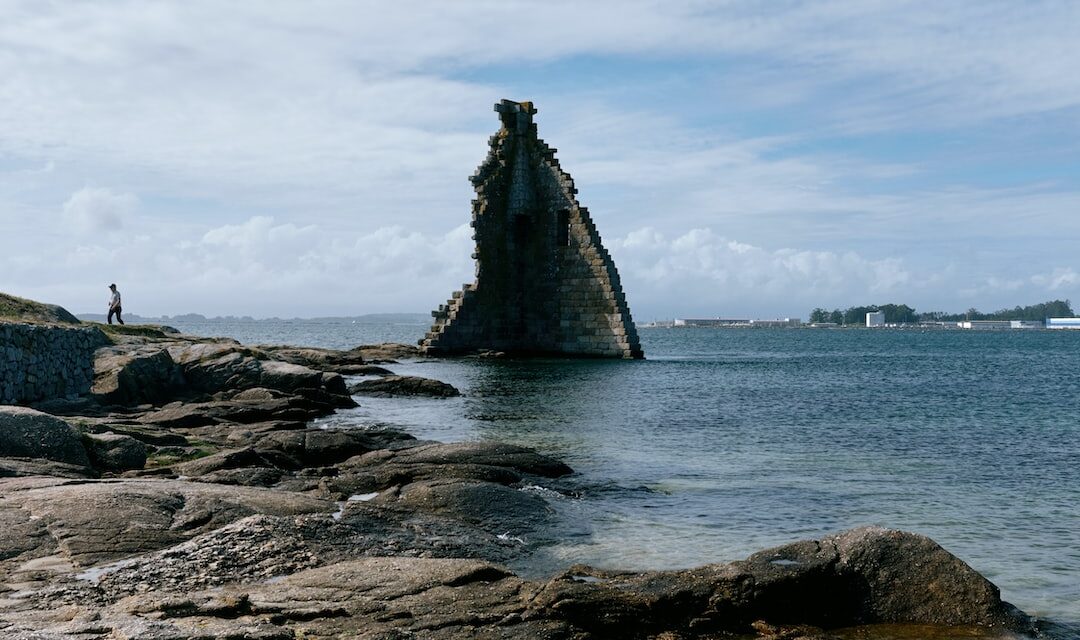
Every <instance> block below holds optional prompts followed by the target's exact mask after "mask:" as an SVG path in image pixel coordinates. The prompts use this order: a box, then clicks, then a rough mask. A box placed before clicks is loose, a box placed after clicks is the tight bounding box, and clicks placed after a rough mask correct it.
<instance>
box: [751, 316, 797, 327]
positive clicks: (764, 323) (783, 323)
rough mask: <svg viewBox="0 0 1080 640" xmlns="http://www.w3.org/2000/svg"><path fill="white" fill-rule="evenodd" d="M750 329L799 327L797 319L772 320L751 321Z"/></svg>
mask: <svg viewBox="0 0 1080 640" xmlns="http://www.w3.org/2000/svg"><path fill="white" fill-rule="evenodd" d="M750 326H751V327H801V326H802V320H801V319H799V318H774V319H771V320H751V321H750Z"/></svg>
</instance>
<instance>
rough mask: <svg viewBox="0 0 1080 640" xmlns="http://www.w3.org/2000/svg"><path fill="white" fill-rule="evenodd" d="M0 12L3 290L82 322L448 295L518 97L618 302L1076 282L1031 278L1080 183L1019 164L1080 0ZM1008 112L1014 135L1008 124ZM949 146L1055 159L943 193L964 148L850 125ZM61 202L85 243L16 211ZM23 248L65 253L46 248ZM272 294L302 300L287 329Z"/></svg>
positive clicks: (1074, 78) (397, 304)
mask: <svg viewBox="0 0 1080 640" xmlns="http://www.w3.org/2000/svg"><path fill="white" fill-rule="evenodd" d="M4 13H5V16H4V17H5V19H4V20H3V21H2V22H0V77H3V78H4V82H3V83H0V225H2V228H3V231H4V232H5V234H7V236H8V237H13V238H17V239H18V242H17V243H8V244H9V245H12V246H5V247H4V249H5V251H4V252H0V289H3V288H4V287H5V286H6V287H8V288H10V289H15V288H19V289H20V290H23V291H24V292H27V293H28V294H32V292H33V291H43V292H58V291H65V292H67V293H68V294H69V295H71V296H72V302H69V303H68V304H69V305H70V306H73V307H76V308H78V306H79V304H78V302H75V301H78V300H82V299H83V298H82V297H81V296H82V295H83V294H82V293H81V290H82V287H84V286H85V285H84V284H81V282H80V281H81V280H87V279H92V280H94V281H95V282H96V281H98V280H101V279H105V280H106V281H111V280H114V279H115V280H118V281H119V280H121V279H123V280H125V281H126V282H130V283H141V284H139V285H138V286H140V287H143V289H144V291H143V295H142V298H141V299H142V300H143V301H144V302H146V303H147V305H150V306H151V307H154V306H156V308H157V310H158V311H161V312H181V311H189V310H196V311H205V312H215V311H218V312H228V313H237V314H246V313H253V314H258V313H274V314H291V313H305V314H310V313H313V312H314V311H313V310H314V309H316V308H319V309H323V310H325V311H326V312H331V311H335V310H336V311H335V312H337V311H341V312H344V311H348V310H350V309H353V308H354V307H357V306H360V307H363V308H368V307H369V306H371V305H376V306H378V305H383V306H380V307H379V308H380V309H382V310H402V309H417V308H424V307H428V306H431V305H432V304H433V303H436V302H438V300H440V299H441V298H443V297H445V295H446V294H447V293H448V292H449V290H451V289H453V288H457V287H458V286H459V285H460V283H461V282H464V281H468V280H470V279H471V274H472V267H471V262H470V261H469V259H468V255H469V253H470V252H471V248H472V247H471V242H470V241H469V239H468V228H467V227H463V226H462V227H459V226H457V225H460V224H461V223H463V222H465V221H466V220H467V219H468V211H469V207H468V201H469V198H470V197H471V192H470V187H469V185H468V183H467V182H466V180H465V177H466V176H467V175H468V174H469V173H470V172H471V171H472V169H473V168H474V167H475V166H476V165H477V164H478V163H479V162H480V160H481V159H482V158H483V155H484V153H486V146H485V144H484V140H485V138H486V136H487V135H489V134H490V133H491V132H492V131H493V130H494V128H495V127H496V126H497V124H496V121H495V118H494V115H493V114H492V113H491V103H492V102H493V101H495V100H497V99H498V98H501V97H504V96H505V97H518V98H522V99H523V98H536V99H537V100H539V106H540V109H541V112H540V116H539V122H540V127H541V135H542V136H544V137H545V138H546V139H548V140H549V142H551V143H552V144H553V145H556V146H558V147H559V148H560V152H559V157H560V160H561V161H562V162H563V164H564V166H565V167H566V169H567V170H569V171H570V172H571V173H572V174H573V175H574V177H575V178H576V180H577V183H578V186H579V188H580V189H581V200H582V203H583V204H585V205H587V206H589V207H590V208H591V209H592V211H593V215H594V217H595V218H596V220H597V222H598V224H599V226H600V229H601V231H602V232H604V233H605V234H609V235H610V237H620V236H621V237H622V238H623V239H622V240H621V241H620V242H621V244H618V243H613V248H615V249H616V253H617V255H618V256H619V258H620V267H621V268H623V269H624V271H625V275H626V281H627V284H628V287H627V288H628V294H629V295H630V297H631V302H632V304H635V305H653V308H656V309H661V308H666V307H667V306H669V305H670V304H673V303H675V302H679V300H697V299H700V300H701V301H702V304H703V305H704V304H706V303H708V304H713V303H724V304H731V305H737V306H738V308H739V309H743V310H745V312H746V313H751V312H754V310H755V309H760V310H762V311H761V312H762V313H764V312H765V310H766V309H774V310H775V311H773V312H775V313H797V312H798V311H799V308H794V309H792V308H791V306H790V305H789V306H783V305H784V304H785V301H788V300H790V301H792V305H796V304H797V305H801V304H802V302H801V298H799V296H803V297H805V298H807V299H808V298H809V297H810V296H811V295H812V296H814V297H815V304H816V303H817V302H818V301H820V303H821V304H830V303H831V304H839V305H846V304H851V303H854V302H856V300H854V298H855V297H859V296H864V295H865V296H873V297H874V300H875V301H878V302H880V301H881V300H880V299H878V296H882V295H892V294H895V295H900V294H901V293H903V292H907V291H915V292H924V293H923V294H924V295H930V294H929V291H930V290H931V289H934V290H936V291H937V292H938V293H937V294H935V295H936V298H934V304H935V306H940V307H943V308H955V307H956V305H955V304H952V297H953V295H954V293H953V292H958V291H961V290H964V291H969V292H976V291H977V292H981V293H972V295H987V296H993V295H997V294H1001V295H1010V296H1013V297H1015V296H1017V295H1021V294H1025V293H1026V291H1025V290H1026V289H1030V291H1038V290H1047V291H1068V290H1069V289H1070V287H1071V288H1072V290H1074V291H1075V290H1076V288H1077V286H1078V285H1077V283H1076V280H1075V278H1076V276H1075V272H1073V271H1071V270H1070V269H1069V268H1068V267H1062V268H1061V270H1060V272H1055V271H1053V269H1054V268H1055V267H1056V266H1057V265H1058V263H1059V262H1060V258H1059V257H1060V256H1062V255H1071V254H1070V253H1069V252H1070V251H1072V250H1073V247H1072V245H1073V244H1075V242H1074V239H1075V238H1076V237H1078V234H1080V217H1077V216H1075V215H1073V212H1075V211H1077V210H1078V208H1080V188H1078V186H1077V183H1076V182H1075V179H1069V178H1061V179H1053V177H1052V178H1051V179H1047V180H1037V179H1032V180H1031V181H1029V182H1025V180H1027V178H1025V176H1026V175H1028V174H1027V173H1026V172H1027V171H1028V170H1029V169H1030V170H1031V171H1032V172H1036V173H1037V171H1038V169H1039V168H1040V166H1041V165H1047V166H1050V167H1051V168H1055V167H1056V168H1060V167H1061V166H1067V163H1068V162H1071V157H1072V156H1074V155H1075V153H1074V152H1075V150H1076V149H1077V145H1078V144H1080V142H1078V140H1077V138H1076V136H1075V133H1071V132H1072V131H1073V128H1070V127H1067V126H1065V127H1060V126H1055V125H1056V124H1059V123H1060V122H1059V121H1057V120H1054V119H1053V118H1054V117H1057V118H1060V119H1061V121H1065V123H1066V124H1071V121H1069V117H1070V114H1073V113H1074V111H1070V110H1076V109H1077V108H1078V107H1080V75H1078V74H1075V73H1073V72H1072V69H1071V66H1070V65H1071V64H1072V61H1073V60H1075V59H1076V58H1077V56H1080V39H1077V38H1076V37H1075V33H1074V32H1075V25H1076V24H1077V21H1078V20H1077V19H1078V18H1080V5H1070V4H1068V3H1051V2H1033V3H1027V4H1025V5H1023V6H1022V7H1021V6H1018V5H1016V4H1015V3H1008V2H993V1H990V2H966V3H964V2H961V3H953V4H949V5H948V6H942V5H941V3H936V2H930V1H901V2H889V3H883V2H877V1H871V0H866V1H833V0H823V1H821V2H813V3H802V2H793V3H784V4H782V5H773V4H769V5H763V4H762V3H759V2H743V1H732V2H724V3H700V2H670V3H668V2H665V3H658V2H613V1H612V2H591V3H570V2H551V3H542V4H536V3H531V4H526V3H514V2H502V3H495V4H492V3H466V2H454V3H428V4H427V5H426V6H424V7H422V8H418V7H415V6H405V5H401V6H395V5H392V4H390V3H378V4H356V3H348V2H319V3H318V4H317V6H316V7H315V8H314V9H313V8H312V7H311V6H309V5H303V6H301V5H290V4H274V5H263V4H254V3H234V4H223V3H217V2H210V1H209V0H203V1H198V0H196V1H192V2H174V3H168V2H163V3H153V4H149V3H142V2H135V1H127V2H123V1H121V2H113V3H79V4H73V5H71V6H65V7H63V9H62V10H58V9H57V8H56V7H54V6H52V5H44V4H41V3H37V2H33V1H26V2H9V3H7V4H5V9H4ZM525 13H527V14H528V19H521V16H522V15H523V14H525ZM611 16H618V19H611ZM1002 43H1007V46H1005V45H1003V44H1002ZM508 45H512V46H508ZM511 50H512V51H513V55H512V60H509V59H508V58H507V51H511ZM545 65H547V66H545ZM604 65H611V66H610V67H605V66H604ZM639 66H640V67H641V68H644V69H645V71H644V72H643V73H639ZM590 69H592V71H590ZM552 71H558V72H559V73H558V81H551V80H550V79H547V80H545V77H546V75H548V74H549V73H551V72H552ZM590 73H591V74H592V75H590ZM650 74H654V75H655V76H657V77H662V78H663V79H662V80H655V79H651V75H650ZM691 85H692V86H691ZM688 87H689V89H688ZM626 95H630V96H631V99H629V100H627V99H624V96H626ZM759 107H761V108H763V109H765V110H780V111H772V112H766V113H764V114H761V113H758V112H757V109H758V108H759ZM1024 116H1038V117H1037V118H1030V119H1029V120H1003V119H1007V118H1012V119H1017V118H1022V117H1024ZM789 117H791V118H794V119H795V120H796V121H795V122H794V123H789V122H787V119H788V118H789ZM800 118H804V119H800ZM995 123H997V124H998V125H1000V124H1001V123H1004V125H1005V126H1002V127H1000V128H998V129H993V127H994V126H995ZM1040 123H1041V124H1040ZM1014 125H1018V127H1017V129H1016V131H1023V134H1020V133H1017V132H1016V131H1014ZM952 129H958V130H966V131H970V130H979V131H984V130H986V131H989V130H991V129H993V131H996V132H997V134H996V135H1000V136H1002V138H1001V140H996V139H994V138H993V135H991V136H990V138H989V139H987V140H984V141H983V142H982V144H984V145H985V146H986V147H987V148H990V149H991V150H994V151H995V152H996V153H998V154H999V155H1001V156H1008V155H1011V154H1012V153H1013V148H1012V145H1011V142H1013V141H1015V140H1017V139H1019V138H1021V137H1026V136H1027V135H1028V133H1029V132H1030V131H1031V130H1032V129H1034V130H1035V131H1036V132H1042V133H1043V134H1044V135H1045V134H1046V132H1047V131H1049V132H1050V135H1051V136H1052V139H1053V141H1054V144H1053V145H1047V146H1050V147H1053V149H1052V150H1048V151H1047V152H1046V153H1051V154H1053V153H1056V154H1057V155H1056V156H1055V155H1046V156H1044V155H1041V154H1042V153H1043V151H1042V150H1037V151H1031V150H1029V151H1028V153H1029V154H1030V156H1029V157H1024V158H1022V159H1020V160H1016V161H1015V162H1005V163H1003V164H1002V166H1001V167H997V170H998V175H991V176H989V177H986V176H981V175H980V176H978V177H977V179H969V178H968V177H966V176H964V175H963V172H962V171H960V172H959V174H958V175H959V177H957V178H955V179H953V178H948V179H947V180H946V179H939V178H938V177H937V174H938V173H939V172H940V171H942V170H943V169H944V170H945V171H946V173H947V172H948V171H949V170H951V169H952V165H953V164H957V165H961V164H964V162H963V161H964V160H966V159H967V158H968V157H969V156H968V154H966V153H965V152H964V151H963V150H961V151H959V152H956V155H955V156H953V157H949V158H946V159H945V160H941V159H940V158H937V159H935V158H933V157H926V156H925V155H924V154H922V153H920V152H919V150H918V144H917V143H914V147H915V151H914V152H909V153H897V154H895V155H893V154H890V149H888V148H887V147H888V146H889V145H890V144H894V145H897V146H901V147H903V146H904V144H905V143H906V141H900V142H896V141H894V140H886V141H882V142H880V146H881V149H873V150H869V151H868V150H867V148H866V147H875V146H876V145H878V144H879V141H878V140H876V139H874V138H868V139H858V140H855V142H856V143H858V144H856V145H855V146H859V145H861V146H862V148H860V149H851V148H848V146H847V145H848V144H849V143H851V142H852V139H851V138H849V137H845V136H850V135H851V133H852V132H864V131H873V132H884V133H886V134H889V135H893V136H904V135H906V134H907V133H910V132H914V133H916V134H918V133H919V132H921V131H925V130H931V131H934V132H935V135H938V134H940V133H941V132H942V130H945V135H943V136H941V137H942V138H949V133H951V130H952ZM980 135H981V134H980ZM988 135H989V134H988ZM1010 136H1011V137H1010ZM1002 140H1004V142H1002ZM819 143H821V144H819ZM958 144H959V145H960V146H961V147H962V146H963V145H964V144H965V141H964V140H960V141H959V142H958ZM1035 146H1038V145H1035ZM1070 154H1071V155H1070ZM930 155H933V154H930ZM974 155H976V154H974V153H973V154H972V157H974ZM1061 158H1065V162H1064V163H1063V162H1062V160H1061ZM954 160H959V161H957V162H955V163H954V162H953V161H954ZM935 161H936V164H935ZM1029 161H1030V162H1029ZM11 167H44V169H41V170H39V171H35V170H27V169H23V170H18V171H16V170H12V169H11ZM1050 173H1051V174H1053V171H1051V172H1050ZM927 181H928V182H930V184H926V182H927ZM966 182H970V183H972V184H965V183H966ZM999 183H1000V184H999ZM86 184H108V185H111V187H112V188H111V189H91V188H82V186H83V185H86ZM73 192H74V195H71V196H70V198H68V200H67V204H65V206H64V218H65V219H66V220H67V221H69V222H70V223H71V225H70V226H71V227H72V228H73V229H75V230H77V231H80V232H87V231H90V232H95V233H94V235H95V237H94V238H93V239H92V241H90V242H88V241H87V240H86V239H85V238H82V239H80V240H78V241H76V240H74V239H72V238H70V237H67V235H68V234H65V233H64V232H62V231H55V230H53V229H52V228H51V225H50V228H49V229H46V228H44V225H42V224H41V222H40V221H41V220H43V219H45V218H46V217H47V216H50V215H52V216H55V213H56V211H55V209H56V203H57V202H60V201H63V200H64V199H65V198H67V197H68V195H69V194H73ZM136 192H137V193H138V194H139V196H140V198H141V199H142V202H141V203H140V201H139V199H136V198H135V196H134V195H132V194H133V193H136ZM136 213H138V215H137V216H136V215H135V214H136ZM253 214H255V215H253ZM694 229H696V231H691V230H694ZM99 235H100V236H103V237H97V236H99ZM730 238H737V239H738V241H735V240H730ZM5 240H6V238H5ZM45 247H48V248H50V250H55V251H58V252H64V255H66V256H67V258H66V259H65V260H64V261H55V263H54V262H50V261H48V260H42V259H40V258H39V256H38V254H40V253H41V251H42V249H43V248H45ZM767 247H768V248H767ZM778 247H791V248H790V249H778ZM624 256H625V259H626V264H622V262H621V261H622V260H623V257H624ZM1017 264H1023V265H1024V271H1025V273H1028V272H1030V273H1042V274H1043V275H1038V276H1026V275H1023V274H1020V275H1017V274H1016V273H1013V272H1014V271H1016V267H1015V265H1017ZM951 265H959V266H957V267H956V268H955V270H954V271H950V270H949V269H950V266H951ZM1017 282H1022V283H1024V286H1023V287H1020V288H1017V287H1015V286H1014V285H1015V283H1017ZM973 283H975V284H973ZM662 284H665V286H667V288H668V289H669V290H671V291H679V292H680V296H681V298H676V296H674V295H667V294H665V293H664V291H663V290H662V286H661V285H662ZM95 286H96V285H95ZM695 286H699V287H702V289H701V290H700V291H698V290H695V289H694V288H693V287H695ZM1010 287H1012V288H1011V289H1010ZM27 288H29V289H30V291H27ZM1040 288H1041V289H1040ZM131 293H135V291H131V290H130V289H125V295H128V296H130V295H131ZM153 296H157V297H153ZM92 299H93V300H94V301H95V302H94V306H95V307H96V306H97V305H98V303H97V302H96V300H97V296H94V297H93V298H92ZM430 299H433V300H432V301H431V302H429V300H430ZM294 300H303V304H304V310H303V311H300V310H297V311H294V312H290V311H288V305H289V304H290V302H291V301H294ZM635 300H638V301H639V302H634V301H635ZM54 301H60V302H63V300H54ZM830 301H833V302H830ZM858 301H860V302H861V301H864V300H862V299H861V298H860V299H859V300H858ZM1005 302H1009V301H1005ZM979 304H982V303H981V302H979ZM995 304H996V303H995ZM245 305H246V306H245ZM645 308H648V307H647V306H646V307H645ZM800 308H801V307H800Z"/></svg>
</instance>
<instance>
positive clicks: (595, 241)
mask: <svg viewBox="0 0 1080 640" xmlns="http://www.w3.org/2000/svg"><path fill="white" fill-rule="evenodd" d="M495 111H496V112H497V113H498V114H499V121H500V123H501V125H502V126H501V127H500V128H499V131H498V132H496V134H495V135H493V136H492V137H491V138H490V139H489V141H488V144H489V147H490V149H489V151H488V155H487V158H486V159H485V160H484V163H483V164H481V165H480V167H479V168H477V170H476V173H475V174H473V176H472V178H470V180H471V182H472V184H473V188H474V189H475V190H476V198H475V199H474V200H473V201H472V204H473V209H472V227H473V238H474V239H475V240H476V251H475V253H473V258H474V259H475V260H476V281H475V282H473V283H472V284H465V285H463V286H462V289H461V291H456V292H454V293H453V295H452V296H451V297H450V299H449V300H447V303H446V304H444V305H440V306H439V308H438V309H436V310H435V311H432V313H431V315H432V316H433V317H434V318H435V322H434V324H433V325H432V326H431V330H430V331H429V332H428V333H427V335H426V336H425V337H424V338H423V339H422V340H420V350H421V352H422V353H425V354H428V355H448V354H457V353H469V352H476V351H485V350H487V351H501V352H505V353H514V354H520V355H534V354H535V355H539V354H557V355H572V356H584V357H609V358H641V357H643V354H642V351H641V343H640V342H639V340H638V334H637V329H636V328H635V326H634V321H633V319H632V318H631V317H630V307H629V306H628V305H627V304H626V297H625V296H624V295H623V291H622V285H621V283H620V280H619V273H618V271H617V270H616V269H615V263H614V262H613V261H612V260H611V256H610V255H609V254H608V252H607V250H605V249H604V247H603V245H602V244H601V242H600V234H599V232H597V230H596V225H595V224H593V221H592V218H591V217H590V216H589V212H588V210H587V209H586V208H585V207H583V206H581V205H580V203H578V201H577V198H576V197H575V194H576V193H577V189H576V188H575V187H574V180H573V178H571V177H570V175H569V174H568V173H566V172H565V171H563V170H562V168H561V167H560V166H559V161H558V160H556V159H555V149H553V148H551V147H549V146H547V144H545V143H544V141H543V140H541V139H540V138H539V137H537V135H536V124H534V123H533V115H534V114H535V113H536V109H535V108H534V107H533V105H532V103H531V102H513V101H511V100H503V101H501V102H500V103H499V104H496V105H495Z"/></svg>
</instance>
